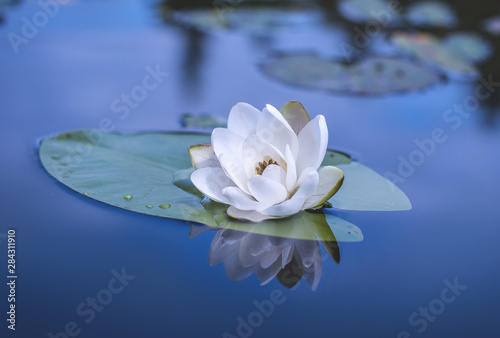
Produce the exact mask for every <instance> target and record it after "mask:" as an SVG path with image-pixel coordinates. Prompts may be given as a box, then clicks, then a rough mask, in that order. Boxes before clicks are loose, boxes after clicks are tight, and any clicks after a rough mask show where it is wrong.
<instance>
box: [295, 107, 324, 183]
mask: <svg viewBox="0 0 500 338" xmlns="http://www.w3.org/2000/svg"><path fill="white" fill-rule="evenodd" d="M327 146H328V128H327V126H326V121H325V117H324V116H323V115H318V116H316V117H315V118H314V119H313V120H311V122H309V123H308V124H307V125H306V126H305V127H304V128H303V129H302V131H301V132H300V134H299V152H298V156H297V172H298V173H299V174H300V173H302V171H303V170H304V169H305V168H306V167H313V168H314V169H316V170H317V169H318V168H319V166H320V165H321V162H323V159H324V158H325V154H326V148H327Z"/></svg>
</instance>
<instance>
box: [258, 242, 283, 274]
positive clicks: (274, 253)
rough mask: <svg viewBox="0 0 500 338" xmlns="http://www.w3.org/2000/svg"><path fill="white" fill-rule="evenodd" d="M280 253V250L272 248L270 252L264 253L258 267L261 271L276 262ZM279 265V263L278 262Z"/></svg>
mask: <svg viewBox="0 0 500 338" xmlns="http://www.w3.org/2000/svg"><path fill="white" fill-rule="evenodd" d="M281 252H282V249H281V248H278V247H273V248H271V249H270V250H268V251H266V252H265V253H263V254H262V255H261V256H260V267H261V268H263V269H267V268H269V267H270V266H271V264H273V263H274V262H276V260H278V257H280V255H281ZM280 263H281V262H280Z"/></svg>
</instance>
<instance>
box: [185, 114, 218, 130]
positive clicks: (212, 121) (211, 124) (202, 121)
mask: <svg viewBox="0 0 500 338" xmlns="http://www.w3.org/2000/svg"><path fill="white" fill-rule="evenodd" d="M226 125H227V119H226V118H224V117H222V116H218V115H213V114H189V113H186V114H182V116H181V126H182V127H184V128H200V129H214V128H217V127H224V126H226Z"/></svg>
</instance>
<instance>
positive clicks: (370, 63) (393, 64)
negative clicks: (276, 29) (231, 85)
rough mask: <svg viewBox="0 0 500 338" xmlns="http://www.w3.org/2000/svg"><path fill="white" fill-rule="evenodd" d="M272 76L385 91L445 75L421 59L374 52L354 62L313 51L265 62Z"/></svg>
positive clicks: (342, 89) (316, 85)
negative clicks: (374, 53) (423, 63)
mask: <svg viewBox="0 0 500 338" xmlns="http://www.w3.org/2000/svg"><path fill="white" fill-rule="evenodd" d="M262 71H263V72H264V73H265V74H266V75H268V76H269V77H271V78H273V79H275V80H278V81H281V82H285V83H288V84H291V85H296V86H301V87H307V88H310V89H316V90H326V91H332V92H339V93H348V94H368V95H383V94H391V93H398V92H408V91H416V90H422V89H425V88H427V87H430V86H432V85H435V84H437V83H439V82H441V81H442V80H443V78H442V77H441V76H440V75H439V74H438V73H436V72H435V71H433V70H431V69H428V68H426V67H424V66H422V65H419V64H418V63H415V62H411V61H409V60H406V59H403V58H397V57H385V56H372V57H367V58H365V59H361V60H356V61H354V62H351V63H349V62H346V61H344V60H327V59H324V58H322V57H320V56H318V55H315V54H313V53H296V54H284V55H279V56H277V57H274V58H272V59H270V60H269V61H268V62H266V63H264V64H263V65H262Z"/></svg>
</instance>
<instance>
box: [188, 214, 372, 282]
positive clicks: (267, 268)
mask: <svg viewBox="0 0 500 338" xmlns="http://www.w3.org/2000/svg"><path fill="white" fill-rule="evenodd" d="M329 216H330V215H329ZM268 222H269V223H271V224H267V225H268V226H269V225H270V226H269V227H268V228H267V229H266V230H268V231H266V232H267V233H268V234H267V235H266V234H262V231H261V230H262V229H263V228H262V227H259V224H253V225H252V224H247V227H248V231H242V230H241V229H240V230H234V229H231V228H215V227H209V226H197V225H192V226H191V232H190V237H191V238H194V237H196V236H198V235H199V234H201V233H203V232H205V231H207V230H216V231H217V232H216V234H215V236H214V239H213V241H212V244H211V245H210V250H209V254H208V261H209V264H210V265H211V266H215V265H218V264H221V263H224V268H225V270H226V274H227V276H228V277H229V278H230V279H231V280H235V281H236V280H243V279H245V278H247V277H249V276H250V275H252V274H255V275H256V276H257V278H258V279H259V281H260V284H261V285H265V284H267V283H269V282H270V281H271V280H273V279H274V278H275V277H276V278H277V279H278V280H279V282H280V283H281V284H282V285H283V286H285V287H287V288H292V287H294V286H295V285H296V284H297V283H298V282H299V281H300V280H301V279H302V278H304V279H305V280H306V281H307V282H308V283H309V285H310V287H311V289H312V290H313V291H314V290H316V288H317V287H318V284H319V281H320V278H321V272H322V262H323V261H324V260H326V259H327V258H328V257H331V258H332V259H333V260H334V261H335V262H336V263H337V264H339V263H340V250H339V246H338V242H337V239H336V237H335V235H334V234H333V232H332V228H331V227H330V226H329V225H328V223H327V222H326V217H325V214H324V213H322V212H320V213H310V212H305V211H304V212H301V213H300V214H298V215H297V216H296V217H293V218H292V219H290V220H289V222H288V224H286V225H284V224H280V225H281V226H279V225H277V226H275V227H273V226H272V222H273V221H268ZM282 222H283V221H281V222H280V223H282ZM347 224H349V223H340V224H335V225H334V227H333V228H334V230H336V232H339V233H340V234H339V238H342V239H343V240H346V241H361V240H362V239H363V237H362V233H361V230H359V228H357V227H355V226H353V225H352V224H349V225H347ZM320 242H321V244H322V245H320ZM321 246H322V247H323V248H324V251H325V252H326V254H325V255H322V251H321Z"/></svg>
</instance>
